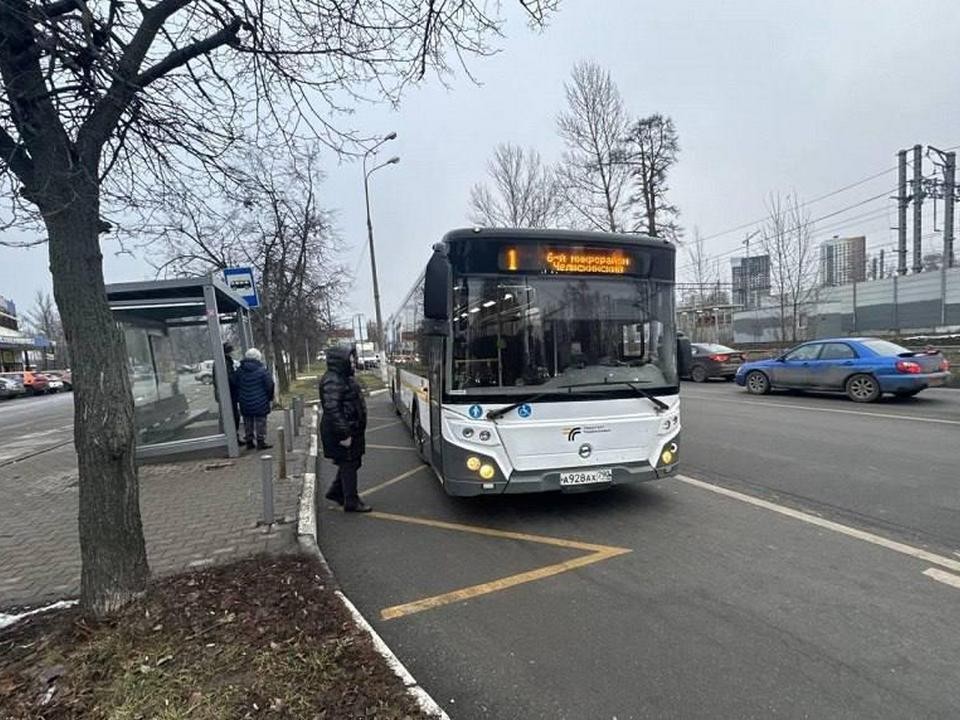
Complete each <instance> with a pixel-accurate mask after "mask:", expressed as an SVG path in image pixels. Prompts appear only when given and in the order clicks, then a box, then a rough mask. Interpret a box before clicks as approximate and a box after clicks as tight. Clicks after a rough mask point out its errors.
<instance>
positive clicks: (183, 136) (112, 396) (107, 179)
mask: <svg viewBox="0 0 960 720" xmlns="http://www.w3.org/2000/svg"><path fill="white" fill-rule="evenodd" d="M518 2H520V4H521V6H522V7H523V8H524V9H525V10H526V12H527V13H528V15H529V17H530V20H531V22H532V23H534V24H537V23H541V22H542V21H543V19H544V17H545V14H546V13H547V12H548V11H549V10H551V9H552V8H553V7H554V6H555V4H556V0H518ZM499 7H500V6H499V5H491V4H488V3H486V2H482V1H481V0H465V1H464V2H458V3H436V2H433V0H429V2H427V1H424V0H397V1H396V2H391V3H380V2H369V3H368V2H364V3H359V2H354V1H352V0H301V1H300V2H296V3H291V2H285V1H283V0H260V2H256V3H254V2H249V0H153V1H151V2H146V1H138V2H120V1H119V0H86V1H84V0H2V2H0V80H2V85H0V182H4V183H6V184H7V185H8V187H7V189H8V190H9V193H8V197H9V198H11V200H10V203H11V204H10V210H11V212H10V217H9V218H8V219H7V220H6V221H5V222H6V223H7V224H10V223H14V222H24V221H26V222H33V223H35V226H39V227H42V228H43V230H42V232H43V234H42V235H40V237H38V239H37V242H44V241H48V242H49V255H50V269H51V272H52V274H53V288H54V297H55V298H56V300H57V306H58V307H59V309H60V313H61V316H62V318H63V324H64V330H65V332H66V336H67V341H68V342H69V344H70V347H71V350H72V353H73V370H74V375H73V377H74V388H75V395H74V407H75V420H76V421H75V424H74V427H75V430H74V434H75V444H76V448H77V457H78V469H79V475H80V503H79V505H80V513H79V515H80V517H79V529H80V551H81V560H82V571H81V592H80V594H81V603H82V605H83V607H84V608H85V609H86V610H88V611H90V612H93V613H95V614H104V613H107V612H109V611H111V610H112V609H115V608H117V607H120V606H121V605H123V604H124V603H125V602H127V601H128V600H130V599H131V598H132V597H134V596H135V595H137V594H138V593H140V592H141V591H142V589H143V588H144V585H145V582H146V579H147V576H148V568H147V560H146V552H145V546H144V541H143V531H142V525H141V519H140V510H139V489H138V484H137V474H136V470H135V467H134V459H133V458H134V432H133V428H134V422H133V400H132V396H131V392H130V381H129V378H128V377H127V374H126V371H125V370H126V351H125V347H124V342H123V337H122V335H121V333H120V331H119V329H118V328H117V325H116V323H115V322H114V320H113V317H112V316H111V313H110V309H109V307H108V305H107V302H106V298H105V289H104V282H103V270H102V259H101V253H100V243H99V236H100V234H101V233H102V232H104V231H106V230H108V229H110V228H111V226H112V224H111V223H110V222H108V221H107V219H106V218H107V217H109V216H110V214H111V213H123V214H124V215H123V216H126V214H128V213H131V212H133V211H135V210H136V209H137V208H139V207H143V206H144V205H148V204H149V203H150V202H151V201H152V200H153V199H154V198H156V197H157V196H158V195H162V194H163V193H164V191H165V190H164V188H165V187H166V185H167V183H168V182H170V181H171V180H172V179H174V178H176V177H177V176H178V175H179V174H180V173H181V172H182V171H183V170H184V168H194V169H203V170H205V171H207V172H210V173H211V175H213V174H214V173H216V172H217V171H218V161H219V159H220V158H221V157H222V154H223V152H224V150H225V149H227V148H229V147H230V146H231V145H232V144H233V143H234V142H235V140H236V138H237V137H239V136H241V135H242V134H243V131H244V130H245V129H246V128H250V129H251V131H252V132H255V133H256V134H257V139H260V138H262V137H263V136H264V135H269V134H271V133H276V132H279V133H283V134H284V135H286V136H288V137H289V136H296V135H301V136H304V135H305V136H313V137H318V136H319V137H321V138H323V140H324V141H325V142H328V143H329V144H331V145H332V146H334V147H341V145H342V142H343V141H345V140H349V139H350V137H349V136H345V135H344V134H343V133H341V132H340V131H339V130H338V128H337V127H336V126H335V125H334V124H333V122H334V121H333V120H331V111H336V110H338V109H343V108H344V107H345V105H346V104H347V103H349V102H350V101H351V99H352V98H353V97H355V96H356V95H358V94H359V93H360V92H362V91H364V90H366V89H367V88H370V89H371V90H372V92H373V93H374V94H375V96H376V97H379V98H386V99H389V100H394V101H395V100H397V99H398V97H399V94H400V92H401V91H402V89H403V88H404V87H405V86H406V85H407V84H409V83H410V82H413V81H416V80H418V79H419V78H422V77H423V76H424V75H425V74H426V73H427V72H428V70H431V69H436V70H438V71H440V72H444V71H448V70H449V63H448V53H449V54H451V55H452V57H453V58H455V61H456V62H459V63H462V62H463V61H464V58H465V57H466V56H469V55H477V54H480V55H483V54H488V53H489V52H491V51H492V48H491V47H490V46H489V45H488V44H487V39H488V38H489V37H490V36H491V35H495V36H497V35H499V32H500V29H501V24H502V18H501V16H500V15H499ZM114 224H115V223H114ZM103 377H109V378H110V382H109V383H103V382H102V381H101V378H103Z"/></svg>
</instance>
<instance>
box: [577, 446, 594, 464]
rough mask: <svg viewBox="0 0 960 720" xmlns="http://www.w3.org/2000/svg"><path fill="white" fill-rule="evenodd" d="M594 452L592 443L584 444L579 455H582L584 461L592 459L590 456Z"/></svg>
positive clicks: (578, 451)
mask: <svg viewBox="0 0 960 720" xmlns="http://www.w3.org/2000/svg"><path fill="white" fill-rule="evenodd" d="M592 452H593V448H592V447H590V443H584V444H583V445H581V446H580V449H579V450H577V454H578V455H580V457H582V458H583V459H584V460H586V459H587V458H588V457H590V454H591V453H592Z"/></svg>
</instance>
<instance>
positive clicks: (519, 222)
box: [470, 143, 561, 228]
mask: <svg viewBox="0 0 960 720" xmlns="http://www.w3.org/2000/svg"><path fill="white" fill-rule="evenodd" d="M487 175H488V176H489V179H490V183H489V184H488V183H478V184H477V185H474V186H473V189H472V190H471V191H470V207H471V214H470V219H471V221H472V222H474V223H476V224H477V225H484V226H487V227H530V228H545V227H556V226H557V225H558V224H559V220H560V218H559V211H560V200H561V197H560V193H559V191H558V188H557V183H556V178H555V176H554V172H553V170H552V169H551V168H549V167H547V166H545V165H544V164H543V162H542V161H541V160H540V153H538V152H537V151H536V150H533V149H529V150H524V149H523V148H522V147H519V146H517V145H510V144H509V143H503V144H500V145H497V147H496V149H495V150H494V152H493V157H492V158H491V159H490V161H489V162H488V163H487ZM491 186H492V187H491Z"/></svg>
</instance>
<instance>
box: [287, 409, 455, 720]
mask: <svg viewBox="0 0 960 720" xmlns="http://www.w3.org/2000/svg"><path fill="white" fill-rule="evenodd" d="M378 392H386V391H385V390H383V391H378ZM319 415H320V414H319V410H318V409H317V408H316V407H314V410H313V416H312V417H311V418H310V430H311V433H312V435H311V438H310V453H309V454H308V455H307V471H306V472H304V474H303V487H302V489H301V490H300V504H299V507H298V513H297V515H298V519H297V544H298V545H299V546H300V551H301V552H302V553H303V554H304V555H308V556H310V557H312V558H316V559H317V560H318V561H319V562H320V564H321V565H322V566H323V569H324V570H325V571H326V573H327V575H329V576H330V578H331V579H333V581H334V584H336V579H335V578H334V575H333V571H332V570H331V569H330V565H329V564H328V563H327V560H326V558H325V557H324V556H323V553H322V552H320V546H319V545H318V544H317V503H316V492H317V482H318V480H319V478H317V475H316V472H313V470H315V469H316V463H317V454H318V451H319V448H318V443H317V430H318V422H319ZM311 461H312V462H313V467H311ZM334 592H335V593H336V595H337V597H338V598H340V602H342V603H343V606H344V607H345V608H346V609H347V612H349V613H350V616H351V617H352V618H353V621H354V622H355V623H356V624H357V625H358V626H359V627H360V629H361V630H363V631H364V632H365V633H366V634H367V635H369V636H370V641H371V642H372V643H373V647H374V649H375V650H376V651H377V653H379V655H380V656H381V657H382V658H383V659H384V660H385V661H386V663H387V665H388V666H389V668H390V669H391V670H392V671H393V674H394V675H396V676H397V677H398V678H399V679H400V682H402V683H403V686H404V687H405V688H406V690H407V693H408V694H409V695H410V697H412V698H413V700H414V702H416V703H417V706H418V707H419V708H420V709H421V710H422V711H423V712H425V713H426V714H427V715H430V716H431V717H434V718H437V719H438V720H450V716H449V715H447V713H446V712H444V710H443V708H442V707H440V706H439V705H438V704H437V701H436V700H434V699H433V698H432V697H431V696H430V694H429V693H428V692H427V691H426V690H424V689H423V688H422V687H420V684H419V683H418V682H417V680H416V678H414V677H413V675H411V674H410V671H409V670H407V668H406V666H405V665H404V664H403V663H402V662H400V659H399V658H398V657H397V656H396V655H395V654H394V653H393V651H392V650H391V649H390V647H389V646H388V645H387V644H386V643H385V642H384V641H383V638H382V637H380V635H379V634H378V633H377V631H376V630H374V629H373V627H371V625H370V623H369V622H367V619H366V618H365V617H364V616H363V615H362V614H361V613H360V611H359V610H357V608H356V606H355V605H354V604H353V603H352V602H350V598H348V597H347V596H346V595H344V594H343V592H342V591H341V590H339V589H337V590H335V591H334Z"/></svg>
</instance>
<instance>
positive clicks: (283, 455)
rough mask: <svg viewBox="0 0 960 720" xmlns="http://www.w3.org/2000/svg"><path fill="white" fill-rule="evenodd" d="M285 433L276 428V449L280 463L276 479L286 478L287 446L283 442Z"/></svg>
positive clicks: (280, 428) (281, 429)
mask: <svg viewBox="0 0 960 720" xmlns="http://www.w3.org/2000/svg"><path fill="white" fill-rule="evenodd" d="M286 435H287V433H286V432H285V431H284V429H283V428H282V427H279V428H277V447H278V448H280V463H279V465H278V467H277V477H279V478H285V477H286V476H287V444H286V443H285V442H284V439H285V438H286Z"/></svg>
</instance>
